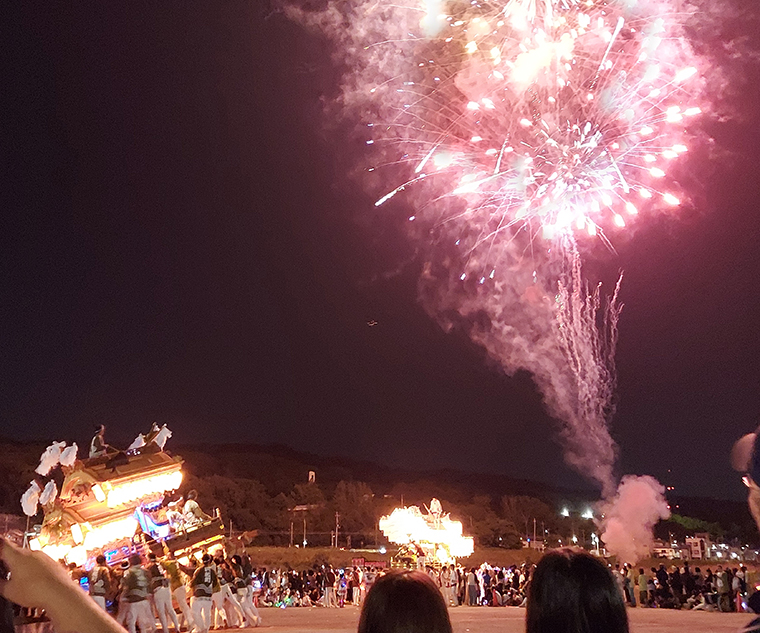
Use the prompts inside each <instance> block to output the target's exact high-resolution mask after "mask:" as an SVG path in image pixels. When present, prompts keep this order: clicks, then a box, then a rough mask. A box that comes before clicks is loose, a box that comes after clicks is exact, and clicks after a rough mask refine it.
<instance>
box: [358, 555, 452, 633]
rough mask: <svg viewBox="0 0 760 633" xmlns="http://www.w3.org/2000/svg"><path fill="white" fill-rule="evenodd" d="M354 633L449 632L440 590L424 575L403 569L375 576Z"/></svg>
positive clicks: (450, 631) (447, 614)
mask: <svg viewBox="0 0 760 633" xmlns="http://www.w3.org/2000/svg"><path fill="white" fill-rule="evenodd" d="M358 633H452V629H451V622H450V620H449V613H448V610H447V609H446V603H445V602H444V601H443V596H442V595H441V592H440V590H439V589H438V587H437V586H436V585H435V583H434V582H433V581H432V580H431V578H430V577H429V576H428V575H427V574H423V573H422V572H419V571H409V570H407V569H404V570H399V571H392V572H390V573H388V574H386V575H385V576H381V577H379V578H378V579H377V580H376V581H375V583H374V584H373V585H372V589H370V590H369V593H368V594H367V598H366V600H365V602H364V606H363V607H362V613H361V617H360V618H359V629H358Z"/></svg>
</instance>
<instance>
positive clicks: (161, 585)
mask: <svg viewBox="0 0 760 633" xmlns="http://www.w3.org/2000/svg"><path fill="white" fill-rule="evenodd" d="M147 572H148V575H149V576H150V591H151V600H152V601H153V607H154V608H155V610H156V613H157V614H158V621H159V622H161V630H162V631H163V633H167V631H168V630H169V629H168V624H169V622H170V621H171V623H172V624H173V625H174V630H175V631H177V633H179V621H178V620H177V614H176V613H175V612H174V607H173V606H172V594H171V590H170V589H169V579H168V578H167V577H166V576H165V575H164V570H163V568H162V567H161V565H160V564H159V562H158V561H157V560H156V555H155V554H153V553H150V554H148V567H147Z"/></svg>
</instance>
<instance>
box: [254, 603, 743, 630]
mask: <svg viewBox="0 0 760 633" xmlns="http://www.w3.org/2000/svg"><path fill="white" fill-rule="evenodd" d="M450 613H451V621H452V623H453V625H454V631H455V633H470V632H472V633H522V631H523V628H524V620H525V609H519V608H516V607H505V608H500V609H491V608H488V607H476V608H469V607H457V608H454V609H451V610H450ZM628 614H629V618H630V621H631V631H632V633H682V632H688V633H736V631H738V630H739V629H740V628H741V627H742V626H743V625H744V624H746V623H747V622H749V621H750V620H751V619H752V617H753V616H751V615H749V614H740V613H703V612H699V611H670V610H667V609H629V610H628ZM261 615H262V617H263V620H264V624H263V626H262V627H261V629H259V630H262V629H266V630H276V631H278V632H280V631H281V632H282V633H309V632H310V631H319V632H321V633H355V631H356V626H357V624H358V622H359V610H358V609H356V608H354V607H347V608H345V609H322V608H317V607H313V608H291V609H275V608H270V609H262V610H261Z"/></svg>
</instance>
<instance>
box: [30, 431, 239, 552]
mask: <svg viewBox="0 0 760 633" xmlns="http://www.w3.org/2000/svg"><path fill="white" fill-rule="evenodd" d="M103 435H104V427H101V428H100V430H99V431H98V433H97V434H96V435H95V437H94V438H93V440H92V444H91V448H90V455H89V457H88V458H86V459H78V457H77V451H78V449H77V446H76V444H72V445H71V446H68V447H67V446H66V444H65V443H64V442H54V443H53V444H52V445H51V446H49V447H48V448H47V449H46V450H45V452H44V453H43V454H42V457H41V459H40V465H39V466H38V467H37V469H36V470H35V472H36V473H37V474H38V475H40V480H37V479H35V481H33V482H32V483H31V485H30V486H29V489H28V490H27V491H26V492H25V493H24V495H23V497H22V500H21V505H22V508H23V510H24V513H25V514H26V515H27V516H28V517H30V518H31V517H33V516H35V515H36V514H37V512H38V508H39V506H42V508H43V510H44V518H43V520H42V524H41V525H40V526H37V529H35V530H34V531H33V532H31V533H30V534H29V536H30V538H29V540H28V545H29V547H30V549H33V550H41V551H43V552H45V553H46V554H48V555H49V556H50V557H51V558H53V559H55V560H64V561H66V562H67V563H74V564H76V565H84V566H89V564H90V563H91V562H92V561H93V560H94V559H95V557H96V556H98V555H99V554H103V555H104V556H105V557H106V560H107V561H108V562H109V564H111V563H115V562H118V561H120V560H122V559H125V558H127V557H128V556H129V555H130V554H131V553H132V552H139V553H144V554H147V553H148V552H149V551H153V552H154V553H156V554H158V555H163V554H164V553H166V552H173V553H174V555H175V556H177V557H178V558H182V557H185V556H189V555H191V554H193V553H194V552H197V551H200V550H202V549H203V550H207V549H209V548H211V547H213V546H214V545H221V544H223V542H224V525H223V524H222V521H221V518H220V517H219V513H218V511H216V513H215V515H214V516H208V515H205V514H204V513H202V511H200V508H199V506H198V505H197V502H195V501H194V500H188V501H187V502H186V503H185V504H184V506H182V505H181V502H182V499H181V498H180V499H179V500H177V501H170V500H171V499H172V498H173V496H174V495H175V493H176V491H177V490H178V489H179V487H180V485H181V484H182V479H183V472H182V465H183V460H182V458H180V457H178V456H173V455H170V454H169V453H168V452H166V451H165V450H164V445H165V443H166V441H167V439H168V438H169V437H171V431H169V429H167V428H166V425H164V426H163V427H161V428H158V426H157V425H155V424H154V425H153V428H151V430H150V432H149V433H148V434H146V435H143V434H140V435H138V437H137V438H136V439H135V441H134V442H133V443H132V444H131V445H130V447H129V448H128V449H127V450H126V451H121V450H117V449H114V448H112V447H111V446H108V445H107V444H105V442H104V437H103ZM58 468H60V472H61V474H62V476H63V481H62V484H61V489H60V494H59V493H58V486H57V483H56V480H55V478H54V476H53V475H54V474H56V472H57V469H58ZM51 473H52V474H51ZM45 477H48V478H49V479H48V480H47V482H45V481H44V480H43V479H42V478H45ZM58 480H60V476H59V477H58Z"/></svg>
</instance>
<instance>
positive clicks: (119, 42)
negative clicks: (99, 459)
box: [0, 0, 760, 498]
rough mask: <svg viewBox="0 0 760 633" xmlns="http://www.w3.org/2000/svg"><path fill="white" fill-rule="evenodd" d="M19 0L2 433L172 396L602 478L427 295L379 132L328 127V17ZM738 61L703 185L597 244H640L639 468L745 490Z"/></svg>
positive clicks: (381, 453) (627, 428)
mask: <svg viewBox="0 0 760 633" xmlns="http://www.w3.org/2000/svg"><path fill="white" fill-rule="evenodd" d="M17 4H18V5H19V6H16V7H14V9H13V11H16V12H17V13H15V14H14V15H13V16H11V18H10V19H9V20H8V22H7V24H6V27H10V28H9V29H8V30H9V33H10V34H11V35H10V40H9V41H8V42H7V43H6V44H4V49H5V51H6V52H5V54H4V58H5V60H6V66H7V67H8V68H9V69H10V70H11V77H10V80H9V81H7V82H6V83H5V85H4V88H3V97H2V100H3V103H5V104H6V106H7V107H6V108H4V109H5V110H6V111H7V112H8V113H9V114H7V115H6V116H4V117H3V119H4V121H3V125H2V126H1V127H2V132H0V133H1V134H2V137H1V138H2V141H3V142H2V148H3V149H2V155H3V178H2V182H3V190H4V194H5V195H4V196H3V197H4V198H5V199H6V200H7V201H6V203H5V204H3V211H2V214H1V215H0V217H2V220H0V262H1V265H0V301H1V302H2V304H1V308H0V333H1V336H0V341H1V342H2V348H1V349H0V360H1V363H0V384H1V385H2V387H1V388H0V436H2V437H5V438H10V439H18V440H23V439H35V438H40V439H53V438H55V439H67V440H78V441H79V442H80V443H81V442H87V440H88V439H89V437H90V436H91V434H92V430H93V427H94V425H95V424H98V423H105V424H106V425H107V426H108V437H109V439H110V441H111V442H113V443H117V444H118V443H120V442H123V443H126V442H129V441H130V440H131V439H132V438H133V437H134V436H135V435H136V433H137V432H139V431H143V430H145V429H146V428H147V427H148V426H149V424H150V422H152V421H153V420H157V421H159V422H160V423H162V422H165V423H167V424H168V425H169V427H170V428H171V429H172V430H173V431H174V433H175V437H174V440H173V441H174V442H181V443H192V442H201V441H203V442H222V441H224V442H230V441H232V442H237V441H240V442H255V443H261V444H267V443H284V444H286V445H289V446H292V447H294V448H296V449H300V450H308V451H311V452H315V453H318V454H323V455H350V456H353V457H357V458H360V459H365V458H366V459H370V460H373V461H376V462H378V463H381V464H388V465H397V466H400V465H403V466H420V467H425V468H427V467H451V468H464V469H467V470H471V471H477V472H484V473H485V472H499V473H506V474H508V475H513V476H516V477H521V478H531V479H537V480H543V481H549V482H557V483H561V484H562V485H565V486H567V485H582V484H581V480H580V478H578V477H577V476H575V475H574V474H572V472H571V471H569V470H568V469H567V467H565V466H564V465H563V463H562V457H561V450H560V448H559V446H558V444H557V443H556V442H555V441H554V440H553V439H552V438H553V437H554V433H553V428H554V427H553V422H552V421H551V420H550V419H549V417H548V416H547V415H546V414H545V412H544V411H543V408H542V405H541V396H540V394H538V393H537V392H536V390H535V389H534V387H533V385H532V383H531V381H530V377H529V376H528V375H527V374H526V375H522V374H521V375H518V376H516V377H507V376H505V375H503V374H502V373H501V372H500V371H499V370H498V368H496V367H495V366H494V364H493V363H492V362H489V361H488V360H487V359H486V358H485V354H484V353H483V352H482V351H481V350H480V349H479V348H477V347H476V346H475V345H473V344H472V343H470V342H469V341H468V340H467V339H466V337H464V336H463V335H461V334H457V333H453V334H445V333H444V332H442V331H441V330H440V329H439V327H438V326H437V325H436V324H435V323H434V321H433V320H431V319H430V318H429V317H428V316H427V314H426V313H425V312H424V310H423V309H422V307H421V306H420V305H419V304H418V303H417V300H416V296H417V289H416V284H417V278H418V275H419V261H418V259H417V258H415V256H414V252H413V249H412V247H411V245H410V244H409V243H408V242H407V241H406V239H405V238H404V236H403V235H402V233H401V230H402V229H401V226H400V222H399V221H398V217H397V216H399V215H400V213H394V212H393V211H391V212H389V213H387V214H384V213H383V212H379V211H378V210H376V209H375V208H374V207H373V204H372V203H373V201H374V199H375V198H374V197H373V196H372V195H370V193H367V192H365V191H363V190H362V189H361V187H360V186H359V185H358V184H357V182H356V181H355V180H352V179H350V178H349V177H348V176H347V171H348V170H349V168H350V166H351V165H352V163H354V162H357V161H360V160H361V153H362V152H365V151H367V150H366V148H365V146H364V145H363V144H362V143H361V142H360V141H359V140H350V139H351V136H350V134H348V133H346V134H345V135H340V134H336V133H334V132H333V133H328V132H326V131H325V126H324V115H323V108H322V102H323V101H325V100H330V99H333V98H334V97H335V95H336V94H337V84H338V79H339V72H338V70H337V69H336V68H335V67H334V66H333V64H332V63H331V61H330V56H329V43H328V42H327V41H326V40H325V39H323V38H320V37H319V36H318V35H316V34H313V33H309V32H307V31H305V30H304V29H302V28H300V27H299V26H297V25H295V24H292V23H290V22H288V20H287V19H286V18H285V16H284V15H283V14H282V13H279V12H276V11H272V10H271V7H269V6H268V4H267V3H266V2H264V1H263V0H261V1H246V2H224V3H222V2H193V3H171V2H166V3H145V4H140V3H102V2H101V3H89V4H88V3H82V4H80V3H77V4H75V5H71V4H53V5H49V6H46V7H45V8H44V9H42V8H35V7H34V6H32V5H30V4H27V3H17ZM731 19H733V16H732V15H728V16H727V21H730V20H731ZM737 28H738V27H737ZM711 72H717V73H720V72H729V71H728V70H724V69H721V68H720V67H714V68H713V69H712V70H711ZM731 72H738V73H740V74H739V75H738V76H737V77H738V78H735V79H734V78H732V81H734V82H735V83H737V82H738V83H737V85H739V87H740V89H738V90H736V93H737V95H738V97H736V98H733V97H732V99H734V103H732V107H733V108H734V109H735V112H736V114H737V116H735V117H732V118H731V119H728V120H724V121H721V122H718V121H712V122H708V123H707V124H706V125H707V126H708V129H709V131H710V133H711V134H712V135H713V136H714V138H715V143H714V144H713V146H712V149H711V150H710V151H709V152H707V151H706V152H704V155H702V156H701V157H700V158H699V160H695V161H694V162H695V163H698V164H694V165H692V167H690V169H693V173H692V174H691V178H690V181H691V183H692V185H693V187H694V188H693V190H691V191H690V193H691V194H692V196H693V198H694V200H695V207H694V208H693V209H690V210H685V211H683V212H682V213H681V214H680V216H678V217H673V218H659V219H653V220H650V221H649V222H647V223H646V224H644V223H642V224H640V225H639V226H638V227H637V228H636V230H635V231H632V232H630V233H629V234H628V235H627V236H626V237H625V238H624V239H621V241H620V242H619V243H616V244H615V246H616V248H617V253H614V254H613V253H610V252H608V251H606V250H604V249H602V248H600V249H599V252H598V253H595V255H596V257H592V261H591V262H590V264H589V270H591V271H596V273H597V274H598V275H599V276H601V277H607V278H613V277H614V275H615V274H616V272H617V270H618V269H624V270H625V280H624V284H623V290H622V300H623V302H624V303H625V304H626V307H625V310H624V312H623V316H622V320H621V328H620V344H619V349H618V357H617V359H618V372H619V388H618V399H619V402H618V412H617V415H616V416H615V418H614V420H613V425H612V432H613V435H614V437H615V439H616V440H617V441H618V443H619V445H620V450H621V469H622V471H624V472H634V473H642V474H643V473H647V474H652V475H655V476H656V477H658V478H659V479H660V480H661V481H662V482H663V483H665V484H666V485H669V486H675V487H676V492H678V493H681V494H689V495H710V496H719V497H737V498H738V497H741V496H742V495H743V494H744V491H743V486H742V485H741V482H740V480H739V477H738V476H737V475H736V474H734V473H732V472H731V471H730V469H729V466H728V452H729V450H730V446H731V444H732V443H733V441H734V440H735V439H736V438H738V437H739V436H740V435H742V434H743V433H746V432H748V431H751V430H752V429H754V428H755V426H756V425H757V424H758V423H760V402H758V400H759V398H760V390H759V389H758V388H759V387H760V370H759V369H758V359H760V337H759V336H758V333H757V328H758V324H759V323H760V293H758V291H757V285H758V279H760V257H758V256H757V254H756V245H757V241H758V237H760V214H759V213H758V211H757V204H758V201H759V200H760V168H758V158H759V157H760V138H759V135H758V126H757V116H758V110H759V109H760V106H759V100H758V85H759V82H758V79H759V78H760V73H758V71H757V66H756V65H754V64H753V63H750V61H747V63H746V64H743V63H741V62H736V63H734V64H733V66H732V69H731ZM707 154H710V156H708V155H707ZM398 208H399V207H397V209H398ZM401 210H402V211H405V210H403V209H401ZM0 459H1V458H0Z"/></svg>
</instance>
